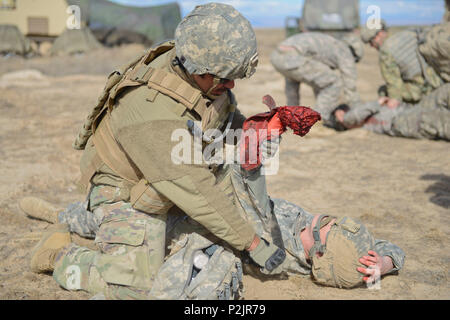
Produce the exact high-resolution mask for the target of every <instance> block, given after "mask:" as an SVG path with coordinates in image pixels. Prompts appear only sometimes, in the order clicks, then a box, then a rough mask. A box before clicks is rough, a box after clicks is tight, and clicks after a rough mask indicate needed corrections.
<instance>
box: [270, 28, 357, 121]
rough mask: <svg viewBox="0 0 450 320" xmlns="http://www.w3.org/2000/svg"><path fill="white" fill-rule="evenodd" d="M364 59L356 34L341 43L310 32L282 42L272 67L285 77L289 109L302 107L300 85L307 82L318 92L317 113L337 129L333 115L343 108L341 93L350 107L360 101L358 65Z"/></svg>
mask: <svg viewBox="0 0 450 320" xmlns="http://www.w3.org/2000/svg"><path fill="white" fill-rule="evenodd" d="M363 55H364V47H363V44H362V42H361V41H360V40H359V39H358V37H356V36H354V35H353V34H348V35H346V36H345V37H343V39H342V40H338V39H335V38H334V37H332V36H329V35H327V34H324V33H319V32H307V33H300V34H296V35H294V36H291V37H289V38H287V39H286V40H284V41H283V42H281V43H280V44H279V45H278V46H277V48H276V49H275V50H274V51H273V52H272V55H271V63H272V64H273V66H274V67H275V69H276V70H277V71H278V72H280V73H281V74H282V75H283V76H284V77H285V81H286V84H285V93H286V99H287V105H291V106H293V105H299V104H300V84H301V83H302V82H304V83H306V84H308V85H310V86H311V87H312V88H313V90H314V94H315V96H316V104H315V107H313V109H315V110H316V111H317V112H320V114H321V116H322V119H323V121H324V124H325V125H327V126H331V127H334V125H335V124H334V123H333V122H332V112H333V110H334V109H335V108H336V107H337V106H338V105H339V99H340V96H341V93H342V92H343V93H344V96H345V101H346V102H347V103H348V104H349V105H353V104H356V103H358V102H359V101H360V97H359V94H358V92H357V89H356V79H357V74H356V65H355V62H358V61H359V60H361V58H362V57H363Z"/></svg>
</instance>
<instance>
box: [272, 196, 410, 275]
mask: <svg viewBox="0 0 450 320" xmlns="http://www.w3.org/2000/svg"><path fill="white" fill-rule="evenodd" d="M272 201H273V203H274V213H275V216H276V218H277V220H278V223H279V225H280V228H281V232H282V234H283V241H284V245H285V248H286V252H287V253H288V254H287V257H286V260H285V262H284V263H283V269H284V270H285V271H286V272H287V273H289V274H310V273H311V264H310V262H309V261H308V260H306V257H305V250H304V248H303V245H302V242H301V241H300V232H301V231H302V230H303V229H304V228H305V227H306V226H308V225H311V222H312V219H313V217H314V216H313V215H312V214H310V213H308V212H306V211H305V210H303V209H302V208H300V207H299V206H297V205H295V204H292V203H290V202H288V201H286V200H282V199H272ZM372 249H373V250H374V251H376V252H377V253H378V254H379V255H381V256H389V257H391V258H392V262H393V264H394V269H392V270H391V271H390V273H392V272H395V271H397V270H400V269H401V268H402V267H403V264H404V259H405V253H404V252H403V250H402V249H400V248H399V247H397V246H396V245H394V244H392V243H390V242H389V241H386V240H377V239H375V241H374V245H373V248H372Z"/></svg>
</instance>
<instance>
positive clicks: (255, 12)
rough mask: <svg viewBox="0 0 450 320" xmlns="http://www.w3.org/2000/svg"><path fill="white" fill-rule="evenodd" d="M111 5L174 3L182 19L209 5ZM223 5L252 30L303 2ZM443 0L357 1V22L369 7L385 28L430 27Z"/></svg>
mask: <svg viewBox="0 0 450 320" xmlns="http://www.w3.org/2000/svg"><path fill="white" fill-rule="evenodd" d="M110 1H113V2H117V3H121V4H127V5H136V6H151V5H159V4H164V3H169V2H178V4H179V5H180V7H181V14H182V16H184V15H186V14H187V13H189V12H190V11H191V10H192V9H194V7H195V6H196V5H198V4H203V3H207V2H211V1H203V0H183V1H174V0H110ZM215 2H222V3H227V4H230V5H232V6H234V7H235V8H236V9H237V10H239V11H240V12H241V13H242V14H243V15H244V16H245V17H246V18H247V19H249V20H250V22H251V23H252V25H253V26H254V27H255V28H277V27H283V26H284V19H285V17H287V16H300V15H301V11H302V6H303V0H224V1H220V0H216V1H215ZM444 2H445V1H444V0H360V16H361V22H362V23H364V22H365V21H366V19H367V17H369V16H370V15H371V14H372V12H367V9H368V7H369V6H372V5H376V6H378V7H379V8H380V13H381V18H383V19H384V20H385V21H386V22H387V23H388V24H389V25H407V24H419V25H421V24H434V23H439V22H440V21H441V19H442V16H443V14H444V11H445V5H444Z"/></svg>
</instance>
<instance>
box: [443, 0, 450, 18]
mask: <svg viewBox="0 0 450 320" xmlns="http://www.w3.org/2000/svg"><path fill="white" fill-rule="evenodd" d="M442 22H443V23H445V22H450V0H445V13H444V17H443V18H442Z"/></svg>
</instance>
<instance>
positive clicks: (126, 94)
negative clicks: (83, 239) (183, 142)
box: [53, 3, 257, 298]
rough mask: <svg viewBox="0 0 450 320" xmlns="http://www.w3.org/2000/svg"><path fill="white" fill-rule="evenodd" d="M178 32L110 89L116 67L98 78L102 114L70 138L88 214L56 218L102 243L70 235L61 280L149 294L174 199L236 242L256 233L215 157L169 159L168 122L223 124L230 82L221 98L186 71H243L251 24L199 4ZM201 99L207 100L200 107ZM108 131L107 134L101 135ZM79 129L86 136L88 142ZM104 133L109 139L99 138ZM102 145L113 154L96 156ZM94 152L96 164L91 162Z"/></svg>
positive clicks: (250, 52) (249, 67) (121, 293)
mask: <svg viewBox="0 0 450 320" xmlns="http://www.w3.org/2000/svg"><path fill="white" fill-rule="evenodd" d="M197 13H198V14H197ZM188 19H189V21H190V22H186V21H187V20H188ZM211 20H212V21H213V22H211ZM193 26H195V27H193ZM196 27H198V28H199V29H201V30H203V32H202V36H201V37H197V36H196V32H195V28H196ZM197 33H198V32H197ZM219 34H220V35H221V36H218V35H219ZM176 39H177V40H176V41H175V47H174V44H173V43H165V44H162V45H160V46H158V47H156V49H152V50H151V51H149V52H148V53H147V54H146V55H144V56H143V57H140V58H139V59H138V60H136V62H135V63H134V64H133V66H132V67H130V68H128V69H126V70H125V71H124V75H123V78H121V80H120V81H119V82H118V83H117V82H116V83H115V84H114V82H113V84H112V85H111V86H112V88H111V86H109V83H110V81H112V80H114V77H116V76H118V75H119V76H120V75H121V72H115V73H113V74H111V76H110V78H109V80H108V84H107V86H106V87H105V89H110V92H109V93H107V94H109V95H105V96H102V97H101V98H100V100H99V101H100V102H102V103H103V102H105V101H106V102H105V106H106V107H107V109H103V110H106V111H105V112H106V114H105V113H101V115H102V116H103V118H101V120H100V121H97V127H96V128H97V129H96V130H95V133H93V135H92V136H90V132H91V131H94V130H93V128H94V127H93V123H95V121H92V119H93V118H95V117H94V116H93V115H92V114H91V115H90V116H89V118H88V119H87V122H86V123H85V125H84V128H83V130H82V131H81V132H80V135H79V138H78V139H77V141H76V142H75V144H74V146H75V147H76V148H79V149H84V153H83V156H82V159H81V171H82V174H84V172H88V173H89V172H92V171H90V170H92V168H94V171H93V172H94V174H93V176H91V175H88V177H89V182H90V185H91V186H92V188H91V191H90V193H89V203H88V204H87V209H89V210H90V212H92V214H89V215H88V216H86V217H78V218H75V216H76V213H77V210H74V209H73V208H72V210H68V211H69V212H72V213H73V215H72V217H70V218H65V217H60V218H61V220H65V221H66V222H69V223H70V222H75V224H76V225H75V226H73V225H72V226H71V230H73V231H77V232H80V233H82V234H85V235H89V236H91V237H92V236H93V235H94V234H95V242H96V243H97V245H98V246H99V248H100V252H96V251H92V250H89V249H87V248H83V247H79V246H76V245H73V244H72V245H71V246H70V247H68V248H66V250H64V251H63V252H61V253H60V254H59V255H58V256H57V258H56V261H55V270H54V273H53V276H54V278H55V279H56V281H57V282H58V283H59V284H60V285H61V286H63V287H64V288H67V289H73V290H80V289H81V290H85V291H88V292H91V293H97V292H103V293H104V294H105V296H106V297H107V298H146V297H147V298H148V294H149V289H150V288H151V285H152V281H153V279H154V278H155V274H156V273H157V271H158V269H159V267H160V266H161V265H162V263H163V258H164V255H165V231H166V219H167V212H168V211H169V209H170V208H171V207H173V206H178V207H180V208H182V209H183V211H184V212H185V213H186V214H187V215H189V216H190V217H191V218H192V219H193V220H195V221H196V222H197V223H200V224H202V225H203V226H205V227H206V228H207V229H208V230H209V231H210V232H212V233H213V234H215V235H216V236H217V237H219V238H221V239H223V240H224V241H226V242H227V243H228V244H229V245H231V246H232V247H233V248H235V249H237V250H244V249H245V248H248V247H249V246H250V244H251V243H252V241H253V239H254V236H255V231H254V229H253V228H252V226H251V225H250V224H248V223H247V222H246V221H245V220H244V219H243V218H242V217H241V215H240V214H239V213H238V210H237V208H236V206H235V205H234V204H233V203H232V202H231V201H230V199H229V198H228V197H226V196H225V195H224V194H223V192H221V190H220V188H219V187H218V186H217V185H216V183H215V177H214V175H213V171H214V170H215V168H214V166H212V167H208V165H207V164H205V163H202V164H200V165H197V164H194V165H191V164H181V165H176V164H174V163H173V162H172V158H171V156H172V154H171V151H172V149H173V147H174V142H173V141H172V140H171V135H172V133H173V132H174V130H177V129H187V120H191V121H199V120H205V121H202V129H203V131H205V130H206V129H221V128H222V129H223V127H224V126H225V123H226V120H227V119H229V116H228V113H229V112H230V111H231V110H233V107H235V101H234V97H233V95H232V93H231V92H230V91H228V92H227V93H224V94H223V95H222V96H220V97H215V96H212V95H210V94H207V96H205V95H204V94H202V92H201V90H200V88H199V87H198V85H197V84H196V82H195V81H194V80H193V79H192V76H191V74H190V73H189V72H191V73H194V74H202V73H211V74H213V75H215V76H216V78H218V77H220V78H227V79H236V78H244V77H249V76H251V75H252V74H253V73H254V67H255V66H256V62H257V53H256V38H255V35H254V32H253V30H252V29H251V26H250V23H249V22H248V21H247V20H246V19H245V18H243V17H242V16H241V15H240V14H239V13H238V12H237V11H236V10H235V9H234V8H232V7H231V6H227V5H223V4H217V3H213V4H208V5H205V6H197V7H196V8H195V9H194V12H192V13H191V14H190V15H188V16H186V17H185V19H184V20H183V21H182V22H181V23H180V25H179V27H178V28H177V31H176ZM227 41H228V42H227ZM230 43H234V45H235V46H233V47H232V46H231V45H230ZM211 44H212V45H211ZM209 45H211V46H212V47H210V46H209ZM204 48H207V50H206V49H204ZM155 50H156V51H155ZM158 50H159V51H158ZM205 50H206V51H205ZM211 50H213V51H214V54H211ZM233 50H234V51H233ZM205 54H206V58H205ZM190 57H192V59H191V58H190ZM214 57H220V59H227V58H228V60H227V63H226V64H223V63H222V64H221V63H220V62H223V61H222V60H220V61H216V60H214ZM218 59H219V58H218ZM202 63H209V66H210V67H211V69H208V70H207V69H202ZM186 70H187V71H188V72H186ZM216 78H215V79H216ZM215 84H217V83H216V82H215ZM116 95H117V96H116ZM216 101H219V102H220V103H222V105H220V106H225V107H223V108H219V109H217V110H218V111H217V113H216V114H213V115H211V114H209V116H210V117H208V120H209V122H208V121H206V119H203V116H204V115H205V114H206V115H208V112H213V111H215V110H216V104H215V103H216ZM209 105H212V106H213V107H212V108H209V109H207V106H209ZM198 108H199V109H198ZM208 110H209V111H208ZM211 110H212V111H211ZM219 111H220V112H219ZM223 111H226V112H223ZM244 119H245V118H244V117H243V116H242V114H240V113H239V111H238V110H236V111H235V116H234V122H233V125H232V128H233V127H235V128H238V127H240V126H241V125H242V122H243V120H244ZM203 125H205V127H204V126H203ZM102 126H103V129H102ZM104 128H107V130H105V129H104ZM102 130H103V131H102ZM108 130H109V131H108ZM98 132H99V133H98ZM108 132H109V133H108ZM97 133H98V134H97ZM108 134H110V135H111V136H112V139H111V138H110V140H105V139H106V138H105V137H104V136H105V135H106V136H107V135H108ZM86 137H90V138H89V140H87V143H86V142H85V140H86V139H85V138H86ZM80 139H81V142H80ZM96 139H97V140H96ZM102 139H103V140H102ZM192 140H193V138H192V139H191V146H192V145H193V143H192ZM105 141H111V144H107V146H106V147H102V144H101V143H104V142H105ZM204 146H205V145H204ZM111 150H112V151H111ZM117 150H118V151H117ZM102 152H112V153H113V154H112V155H111V157H108V156H106V157H104V156H103V157H102V156H101V153H102ZM114 152H115V153H114ZM122 154H125V156H126V160H125V162H126V163H128V166H126V167H125V168H124V166H123V165H122V166H117V163H120V164H123V161H122V162H121V161H116V159H121V155H122ZM98 158H100V159H101V160H102V162H100V164H98V162H97V163H96V161H97V160H95V159H98ZM122 158H123V156H122ZM114 161H116V162H114ZM115 165H116V169H113V168H114V167H115ZM130 171H131V173H132V174H131V175H133V174H134V175H137V179H136V180H134V179H131V180H130V179H127V174H128V176H129V174H130ZM122 172H125V173H126V174H122ZM84 176H86V174H84ZM139 179H140V180H139ZM130 182H131V183H130ZM130 184H131V185H130ZM132 186H133V187H132ZM134 186H137V187H139V186H141V187H143V188H144V190H145V191H143V192H139V193H138V196H137V198H136V194H135V199H134V200H133V190H136V189H133V188H134ZM138 189H139V188H138ZM141 191H142V190H141ZM141 202H143V203H144V204H145V206H142V203H141ZM141 208H142V209H141ZM80 219H81V220H80ZM83 223H85V225H83ZM97 227H98V229H97Z"/></svg>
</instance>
